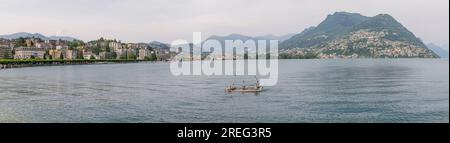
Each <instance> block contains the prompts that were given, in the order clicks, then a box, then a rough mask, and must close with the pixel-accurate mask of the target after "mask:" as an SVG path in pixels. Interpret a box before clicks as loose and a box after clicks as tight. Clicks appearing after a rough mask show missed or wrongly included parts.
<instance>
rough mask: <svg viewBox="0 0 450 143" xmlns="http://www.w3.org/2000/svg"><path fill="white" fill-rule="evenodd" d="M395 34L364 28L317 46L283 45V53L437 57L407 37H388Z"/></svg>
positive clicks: (331, 56)
mask: <svg viewBox="0 0 450 143" xmlns="http://www.w3.org/2000/svg"><path fill="white" fill-rule="evenodd" d="M392 35H397V33H392V32H388V31H370V30H367V29H364V30H359V31H355V32H352V33H350V34H349V35H348V36H346V37H343V38H338V39H336V40H333V41H330V42H326V43H324V44H321V45H319V46H316V47H309V48H291V49H282V50H281V51H280V57H281V58H319V59H354V58H437V57H438V56H437V55H436V54H434V53H433V52H432V51H431V50H429V49H428V48H427V47H426V46H425V45H416V44H412V43H410V42H408V41H406V40H390V39H389V38H388V37H389V36H392Z"/></svg>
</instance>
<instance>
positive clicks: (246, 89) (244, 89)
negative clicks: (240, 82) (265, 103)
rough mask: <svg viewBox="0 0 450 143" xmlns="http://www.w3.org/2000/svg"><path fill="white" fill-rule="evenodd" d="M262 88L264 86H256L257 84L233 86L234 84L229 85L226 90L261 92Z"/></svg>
mask: <svg viewBox="0 0 450 143" xmlns="http://www.w3.org/2000/svg"><path fill="white" fill-rule="evenodd" d="M262 89H263V87H262V86H258V87H256V86H255V87H246V86H243V87H232V86H230V87H227V88H226V89H225V91H227V92H261V91H262Z"/></svg>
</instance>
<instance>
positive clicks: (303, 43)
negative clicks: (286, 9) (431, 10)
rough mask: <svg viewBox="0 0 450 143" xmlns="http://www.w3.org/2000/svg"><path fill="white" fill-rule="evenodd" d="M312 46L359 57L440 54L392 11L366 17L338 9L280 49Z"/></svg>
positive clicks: (427, 55)
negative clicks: (401, 22) (426, 44)
mask: <svg viewBox="0 0 450 143" xmlns="http://www.w3.org/2000/svg"><path fill="white" fill-rule="evenodd" d="M292 48H309V49H315V54H319V55H323V54H327V55H330V54H331V55H342V56H349V55H354V56H357V57H367V58H377V57H378V58H381V57H437V55H436V54H435V53H433V51H431V50H429V49H428V48H427V47H426V46H425V44H423V42H422V41H421V40H420V39H419V38H417V37H416V36H415V35H414V34H413V33H412V32H410V31H409V30H408V29H406V28H405V27H404V26H403V25H402V24H400V23H399V22H398V21H397V20H395V19H394V18H393V17H392V16H390V15H388V14H379V15H377V16H374V17H366V16H363V15H361V14H358V13H347V12H336V13H334V14H332V15H328V16H327V18H326V19H325V20H324V21H323V22H321V23H320V24H319V25H318V26H316V27H311V28H308V29H305V30H304V31H303V32H302V33H299V34H297V35H295V36H293V37H292V38H290V39H288V40H286V41H284V42H282V43H281V44H280V49H292Z"/></svg>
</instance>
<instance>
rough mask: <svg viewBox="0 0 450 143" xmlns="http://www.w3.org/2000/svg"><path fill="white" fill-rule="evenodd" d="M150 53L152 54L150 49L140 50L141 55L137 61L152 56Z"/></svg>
mask: <svg viewBox="0 0 450 143" xmlns="http://www.w3.org/2000/svg"><path fill="white" fill-rule="evenodd" d="M149 53H150V51H149V50H148V49H146V48H142V49H139V55H138V57H137V59H138V60H144V59H145V57H147V56H148V55H150V54H149Z"/></svg>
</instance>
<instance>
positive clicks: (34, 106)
mask: <svg viewBox="0 0 450 143" xmlns="http://www.w3.org/2000/svg"><path fill="white" fill-rule="evenodd" d="M279 73H280V76H279V81H278V84H277V86H274V87H267V88H265V91H264V92H261V93H259V94H252V93H247V94H243V93H225V92H224V88H225V87H226V86H227V85H229V84H230V83H231V82H233V81H235V80H236V78H234V77H224V76H213V77H206V76H200V77H190V76H183V77H175V76H172V74H171V73H170V71H169V64H168V63H136V64H111V65H79V66H53V67H32V68H20V69H7V70H0V122H100V123H103V122H177V123H178V122H181V123H186V122H188V123H191V122H264V123H266V122H269V123H272V122H275V123H277V122H301V123H302V122H445V123H448V122H449V63H448V59H376V60H370V59H359V60H281V61H280V63H279ZM239 80H241V79H239Z"/></svg>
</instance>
